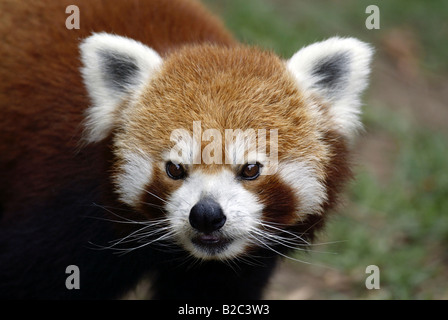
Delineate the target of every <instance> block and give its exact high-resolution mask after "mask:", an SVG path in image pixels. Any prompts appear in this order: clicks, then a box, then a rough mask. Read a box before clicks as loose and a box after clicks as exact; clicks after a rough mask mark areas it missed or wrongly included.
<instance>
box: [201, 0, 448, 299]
mask: <svg viewBox="0 0 448 320" xmlns="http://www.w3.org/2000/svg"><path fill="white" fill-rule="evenodd" d="M204 2H205V3H206V4H207V6H208V7H209V8H211V9H212V10H213V11H214V12H215V13H216V14H218V15H219V16H221V17H222V18H223V19H224V21H225V23H226V25H227V26H228V28H229V29H230V30H232V32H233V33H234V34H235V35H236V37H237V38H239V39H240V40H241V41H243V42H245V43H250V44H255V45H257V46H261V47H264V48H268V49H272V50H274V51H275V52H277V53H278V54H279V55H281V56H282V57H284V58H288V57H290V56H291V55H292V54H293V53H294V52H295V51H297V50H298V49H299V48H300V47H301V46H303V45H305V44H309V43H312V42H314V41H317V40H322V39H325V38H328V37H331V36H334V35H339V36H355V37H358V38H360V39H361V40H364V41H367V42H370V43H372V45H373V46H374V47H375V50H376V55H375V61H374V63H373V72H372V83H371V86H370V88H369V89H368V91H367V93H366V94H365V99H364V101H365V106H364V110H363V111H364V113H363V121H364V124H365V132H364V133H363V134H362V135H361V137H360V139H359V142H358V145H357V147H356V152H357V158H358V163H359V165H358V166H357V168H356V172H357V179H356V181H354V182H353V183H352V184H351V185H350V186H349V188H348V192H347V199H346V201H345V205H344V206H343V207H342V208H341V209H340V210H339V213H338V214H335V215H333V217H332V219H331V221H330V223H329V224H328V226H327V229H326V231H325V232H324V233H322V234H321V236H320V240H319V241H320V242H321V243H325V242H330V243H329V244H327V245H325V244H322V245H320V246H316V247H315V250H316V251H324V252H330V253H321V252H314V251H313V252H310V253H309V254H306V255H305V256H304V255H303V254H298V258H299V259H302V260H307V261H308V262H310V264H300V263H297V262H285V264H284V265H283V266H282V267H281V268H280V270H279V272H278V274H277V276H276V279H275V281H273V284H272V285H271V287H270V289H269V291H268V295H267V297H268V298H274V299H316V298H317V299H335V298H338V299H359V298H361V299H448V289H447V287H448V268H447V267H448V250H447V247H448V246H447V245H448V166H447V164H448V139H447V138H448V103H447V101H448V78H447V75H448V59H447V57H448V25H447V22H446V18H447V16H448V1H446V0H432V1H419V0H397V1H373V0H368V1H364V0H362V1H360V0H347V1H335V0H333V1H330V0H322V1H297V0H275V1H274V0H205V1H204ZM371 4H376V5H377V6H378V7H379V8H380V19H381V20H380V25H381V28H380V29H379V30H368V29H367V28H366V27H365V19H366V18H367V16H368V14H366V13H365V9H366V7H367V6H368V5H371ZM368 265H377V266H378V267H379V268H380V272H381V273H380V285H381V288H380V289H379V290H367V289H366V287H365V279H366V277H367V276H368V275H367V274H366V273H365V269H366V267H367V266H368Z"/></svg>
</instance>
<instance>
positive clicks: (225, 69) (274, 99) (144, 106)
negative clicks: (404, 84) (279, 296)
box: [0, 0, 371, 299]
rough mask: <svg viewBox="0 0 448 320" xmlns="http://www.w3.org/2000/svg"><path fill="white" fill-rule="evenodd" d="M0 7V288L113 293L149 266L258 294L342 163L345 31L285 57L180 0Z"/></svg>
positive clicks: (308, 232) (311, 227) (348, 96)
mask: <svg viewBox="0 0 448 320" xmlns="http://www.w3.org/2000/svg"><path fill="white" fill-rule="evenodd" d="M73 4H74V5H76V6H77V7H78V8H79V13H80V15H79V20H80V29H79V30H77V29H72V30H69V29H67V28H66V26H65V21H66V19H67V17H68V15H69V14H68V13H66V7H67V6H69V5H73ZM0 11H1V12H2V13H4V18H2V21H1V22H0V34H1V37H2V43H1V44H0V56H1V57H2V61H1V65H0V77H1V80H2V81H1V82H0V108H1V112H2V116H1V117H0V297H7V298H84V299H90V298H119V297H120V296H121V295H123V294H124V293H125V292H126V291H127V290H129V289H131V288H132V287H133V286H134V285H135V284H136V283H137V282H138V281H139V280H140V279H141V278H142V277H144V276H150V279H151V283H152V290H153V297H155V298H260V297H261V296H262V292H263V288H264V287H265V285H266V283H267V282H268V279H269V276H270V275H271V273H272V271H273V269H274V266H275V264H276V261H277V259H278V257H279V256H282V255H285V254H286V253H287V252H289V251H290V250H291V248H302V247H303V246H306V245H307V244H309V241H311V240H312V239H313V236H314V232H315V230H318V229H319V228H320V227H322V225H323V223H324V221H325V219H326V213H327V211H328V210H330V209H331V208H333V207H334V205H335V204H336V202H337V194H338V193H339V192H340V189H341V187H342V185H343V183H344V182H345V181H346V180H347V179H348V178H350V168H349V147H350V141H351V139H352V136H353V134H354V132H355V131H356V128H357V127H358V126H359V123H358V119H357V116H358V114H359V110H358V108H359V101H358V100H359V97H358V96H359V94H360V93H361V91H362V90H363V89H364V87H365V83H366V78H367V74H368V62H369V60H370V56H371V50H370V48H369V47H368V46H367V45H365V44H363V43H361V42H359V41H357V40H354V39H340V38H334V39H330V40H327V41H326V42H321V43H317V44H314V45H311V46H309V47H307V48H304V49H302V50H300V51H299V52H297V53H296V55H294V56H293V57H292V58H291V59H290V60H288V61H284V60H282V59H280V58H279V57H277V56H276V55H275V54H273V53H271V52H264V51H262V50H259V49H256V48H250V47H246V46H244V45H241V44H239V43H237V42H236V41H235V40H234V39H233V38H232V36H231V35H230V34H229V33H228V32H227V31H226V30H225V29H224V27H223V25H222V24H221V22H220V21H219V20H217V19H216V18H215V17H214V16H212V15H211V14H210V13H209V12H208V11H206V10H205V9H204V8H203V7H202V6H201V5H200V4H199V3H197V2H195V1H190V0H171V1H165V0H148V1H142V0H141V1H137V0H135V1H121V0H120V1H118V0H116V1H57V2H56V1H39V2H36V1H34V2H32V3H27V4H22V3H17V2H16V1H2V3H1V4H0ZM92 33H93V35H92ZM229 130H230V131H229ZM235 130H241V131H244V132H246V133H254V135H253V137H252V136H251V138H254V140H256V141H257V143H258V144H257V146H260V145H261V144H262V143H261V142H262V141H264V140H263V134H264V133H265V132H266V131H267V137H264V138H266V139H265V140H267V141H269V142H271V144H269V145H268V147H267V150H264V153H263V152H261V151H260V150H261V149H257V152H255V153H250V152H249V151H248V150H249V149H246V147H247V146H248V145H249V147H250V142H248V141H249V140H248V139H249V138H247V137H246V138H244V139H242V140H238V139H239V138H238V137H237V138H235V137H234V136H232V134H234V132H235ZM263 130H264V131H263ZM229 132H230V134H229ZM228 134H229V135H228ZM211 137H213V138H211ZM234 138H235V139H234ZM273 138H275V139H273ZM272 141H274V142H275V143H274V144H272ZM218 142H219V143H218ZM176 148H177V149H176ZM211 149H213V151H212V152H210V150H211ZM173 150H177V151H176V152H173ZM267 155H269V156H267ZM273 155H274V156H273ZM271 156H272V157H271ZM221 160H222V161H221ZM116 253H121V254H116ZM189 259H191V261H192V262H191V263H188V260H189ZM195 259H200V260H202V262H201V263H200V264H194V260H195ZM185 260H187V262H185ZM229 261H230V262H229ZM69 265H76V266H77V267H78V268H79V270H80V277H81V286H80V289H78V290H76V289H73V290H69V289H68V288H67V286H66V278H67V277H68V274H66V273H65V270H66V268H67V267H68V266H69ZM234 265H237V267H236V268H235V267H234Z"/></svg>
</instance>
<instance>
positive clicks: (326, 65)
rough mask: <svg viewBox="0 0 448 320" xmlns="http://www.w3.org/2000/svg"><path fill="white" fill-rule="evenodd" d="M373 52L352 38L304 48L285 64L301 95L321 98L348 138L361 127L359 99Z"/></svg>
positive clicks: (324, 42) (332, 39) (333, 40)
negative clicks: (315, 95)
mask: <svg viewBox="0 0 448 320" xmlns="http://www.w3.org/2000/svg"><path fill="white" fill-rule="evenodd" d="M372 54H373V50H372V48H371V47H370V46H369V45H368V44H366V43H364V42H361V41H359V40H357V39H354V38H338V37H335V38H330V39H328V40H326V41H322V42H317V43H314V44H312V45H310V46H307V47H304V48H302V49H301V50H299V51H298V52H297V53H295V54H294V55H293V56H292V57H291V59H289V60H288V61H287V68H288V70H289V71H290V72H291V73H292V74H293V75H294V78H295V79H296V81H297V83H298V86H299V87H300V89H301V90H302V91H303V92H304V93H307V92H309V93H313V94H317V95H319V96H320V97H322V98H323V99H324V100H325V101H326V102H328V106H329V107H330V110H329V114H330V115H331V116H332V118H333V120H334V123H335V124H336V126H337V128H335V129H337V130H338V131H339V132H341V133H342V134H343V135H345V136H346V137H347V138H349V139H350V138H351V136H352V135H353V134H354V133H355V131H356V129H357V128H358V127H359V126H360V123H359V119H358V118H359V114H360V112H361V111H360V105H361V103H360V95H361V93H362V92H363V90H364V89H365V88H366V86H367V83H368V75H369V73H370V60H371V58H372Z"/></svg>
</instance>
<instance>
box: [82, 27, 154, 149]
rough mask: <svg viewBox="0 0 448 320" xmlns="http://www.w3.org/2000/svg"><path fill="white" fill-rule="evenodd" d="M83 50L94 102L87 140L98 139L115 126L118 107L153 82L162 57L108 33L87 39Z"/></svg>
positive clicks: (83, 43) (83, 59) (93, 140)
mask: <svg viewBox="0 0 448 320" xmlns="http://www.w3.org/2000/svg"><path fill="white" fill-rule="evenodd" d="M80 50H81V59H82V62H83V65H84V66H83V68H82V70H81V72H82V76H83V78H84V83H85V85H86V87H87V91H88V93H89V96H90V98H91V101H92V105H91V106H90V107H89V108H88V110H87V121H86V131H87V133H86V140H87V141H88V142H97V141H101V140H102V139H104V138H105V137H106V136H107V135H108V134H109V132H110V130H111V129H112V127H113V124H114V121H115V119H114V117H115V114H114V113H115V111H116V109H117V107H118V106H119V105H120V104H121V103H122V102H123V100H124V99H126V98H129V97H130V96H131V95H132V94H136V92H138V91H139V89H140V88H141V87H142V86H144V85H145V84H146V83H147V82H148V81H149V79H150V78H151V76H152V75H153V74H154V73H155V71H156V70H157V69H158V68H159V67H160V65H161V63H162V58H161V57H160V56H159V55H158V54H157V52H155V51H154V50H152V49H151V48H149V47H147V46H145V45H144V44H142V43H140V42H137V41H135V40H132V39H129V38H125V37H121V36H116V35H112V34H107V33H95V34H93V35H92V36H90V37H88V38H86V39H85V40H84V41H83V42H82V43H81V45H80Z"/></svg>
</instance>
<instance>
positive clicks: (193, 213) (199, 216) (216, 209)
mask: <svg viewBox="0 0 448 320" xmlns="http://www.w3.org/2000/svg"><path fill="white" fill-rule="evenodd" d="M225 222H226V216H225V215H224V212H222V209H221V206H220V205H219V203H217V202H216V201H215V200H213V199H211V198H203V199H201V200H199V202H198V203H196V204H195V205H194V207H193V208H191V210H190V224H191V226H192V227H193V228H195V229H196V230H198V231H200V232H204V233H211V232H213V231H216V230H219V229H220V228H221V227H222V226H223V225H224V223H225Z"/></svg>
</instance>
